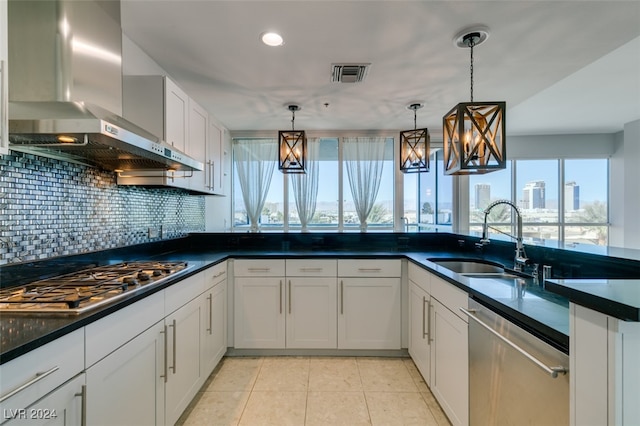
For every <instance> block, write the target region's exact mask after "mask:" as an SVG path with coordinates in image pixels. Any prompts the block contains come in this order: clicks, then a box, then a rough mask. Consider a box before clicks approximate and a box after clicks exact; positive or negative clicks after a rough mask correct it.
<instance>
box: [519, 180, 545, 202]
mask: <svg viewBox="0 0 640 426" xmlns="http://www.w3.org/2000/svg"><path fill="white" fill-rule="evenodd" d="M545 204H546V195H545V182H544V181H543V180H536V181H532V182H529V183H527V184H526V185H525V186H524V189H523V190H522V206H521V207H522V208H523V209H544V208H545Z"/></svg>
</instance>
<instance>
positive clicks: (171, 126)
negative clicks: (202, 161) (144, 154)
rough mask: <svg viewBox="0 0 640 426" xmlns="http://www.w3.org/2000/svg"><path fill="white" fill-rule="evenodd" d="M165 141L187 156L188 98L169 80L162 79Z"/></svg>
mask: <svg viewBox="0 0 640 426" xmlns="http://www.w3.org/2000/svg"><path fill="white" fill-rule="evenodd" d="M164 85H165V86H164V96H165V98H164V99H165V100H164V102H165V106H164V107H165V117H164V119H165V122H164V123H165V131H164V136H165V141H166V142H167V143H168V144H169V145H172V146H173V147H174V148H176V149H178V150H180V151H182V152H184V153H185V154H189V152H188V147H187V138H188V121H187V120H188V116H189V97H188V96H187V94H186V93H184V92H183V91H182V89H180V88H179V87H178V86H177V85H176V84H175V83H174V82H173V81H171V79H169V78H165V79H164Z"/></svg>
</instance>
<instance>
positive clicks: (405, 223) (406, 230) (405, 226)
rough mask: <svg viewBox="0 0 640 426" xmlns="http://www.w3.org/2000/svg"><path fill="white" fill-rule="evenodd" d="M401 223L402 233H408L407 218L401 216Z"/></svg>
mask: <svg viewBox="0 0 640 426" xmlns="http://www.w3.org/2000/svg"><path fill="white" fill-rule="evenodd" d="M400 219H402V223H404V232H409V218H408V217H404V216H402V217H401V218H400Z"/></svg>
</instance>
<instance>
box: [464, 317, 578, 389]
mask: <svg viewBox="0 0 640 426" xmlns="http://www.w3.org/2000/svg"><path fill="white" fill-rule="evenodd" d="M458 309H460V310H461V311H462V312H463V313H464V314H466V315H467V316H468V317H469V319H472V320H474V321H475V322H477V323H478V324H479V325H481V326H482V327H484V328H486V329H487V331H489V332H491V334H493V335H494V336H496V337H497V338H498V339H500V340H502V341H503V342H504V343H506V344H507V345H509V346H511V347H512V348H513V349H515V350H516V351H518V352H520V354H522V355H524V357H525V358H527V359H528V360H529V361H531V362H533V363H534V364H535V365H537V366H538V367H540V368H541V369H543V370H544V371H546V372H547V374H549V375H550V376H551V377H553V378H554V379H555V378H556V377H558V374H560V373H562V374H567V372H568V370H567V369H566V368H565V367H562V366H559V367H549V366H547V365H546V364H545V363H543V362H542V361H540V360H539V359H538V358H536V357H534V356H533V355H531V354H530V353H529V352H527V351H525V350H524V349H522V348H521V347H520V346H518V345H516V344H515V343H513V342H512V341H511V340H509V339H507V338H506V337H504V336H503V335H502V334H500V333H498V332H497V331H495V330H494V329H493V328H492V327H490V326H489V325H487V324H485V323H484V322H483V321H482V320H480V319H479V318H478V317H476V316H475V315H473V312H475V310H466V309H464V308H458Z"/></svg>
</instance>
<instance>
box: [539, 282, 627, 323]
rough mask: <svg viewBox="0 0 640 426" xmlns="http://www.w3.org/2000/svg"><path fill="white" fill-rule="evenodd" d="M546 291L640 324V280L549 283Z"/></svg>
mask: <svg viewBox="0 0 640 426" xmlns="http://www.w3.org/2000/svg"><path fill="white" fill-rule="evenodd" d="M546 288H547V289H548V290H549V291H552V292H554V293H557V294H559V295H562V296H564V297H566V298H568V299H569V300H570V301H572V302H574V303H576V304H578V305H582V306H585V307H587V308H590V309H593V310H594V311H598V312H601V313H603V314H606V315H609V316H612V317H614V318H618V319H621V320H625V321H640V279H562V280H548V281H547V283H546Z"/></svg>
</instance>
